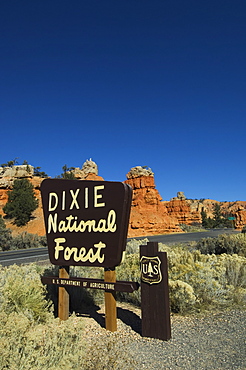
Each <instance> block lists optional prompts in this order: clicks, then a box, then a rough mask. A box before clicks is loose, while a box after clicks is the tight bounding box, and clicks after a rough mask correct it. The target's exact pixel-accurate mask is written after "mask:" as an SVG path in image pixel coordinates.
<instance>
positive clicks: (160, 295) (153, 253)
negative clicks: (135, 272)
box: [140, 242, 171, 340]
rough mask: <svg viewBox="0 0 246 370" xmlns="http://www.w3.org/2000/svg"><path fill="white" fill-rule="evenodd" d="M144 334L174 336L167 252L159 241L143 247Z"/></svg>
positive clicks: (142, 296) (141, 253)
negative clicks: (171, 320) (159, 248)
mask: <svg viewBox="0 0 246 370" xmlns="http://www.w3.org/2000/svg"><path fill="white" fill-rule="evenodd" d="M140 258H141V259H140V267H141V309H142V336H143V337H150V338H156V339H161V340H168V339H170V338H171V323H170V308H169V290H168V265H167V253H166V252H158V243H157V242H148V243H147V245H141V246H140Z"/></svg>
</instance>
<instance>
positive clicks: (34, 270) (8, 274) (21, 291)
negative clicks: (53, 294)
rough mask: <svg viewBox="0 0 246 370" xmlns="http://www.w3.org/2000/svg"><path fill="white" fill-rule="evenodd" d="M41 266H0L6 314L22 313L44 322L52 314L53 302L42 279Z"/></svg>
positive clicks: (1, 302) (0, 305) (0, 290)
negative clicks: (48, 299) (49, 299)
mask: <svg viewBox="0 0 246 370" xmlns="http://www.w3.org/2000/svg"><path fill="white" fill-rule="evenodd" d="M40 272H41V270H40V268H39V267H38V266H36V265H35V264H31V265H25V266H17V265H12V266H10V267H2V266H0V308H1V311H4V312H5V313H6V314H8V315H9V314H11V313H12V312H16V313H22V314H24V315H26V316H27V317H28V318H31V319H33V320H35V321H39V322H44V321H45V320H46V319H47V317H48V316H49V315H50V311H51V304H50V303H49V302H47V300H46V299H45V298H46V294H47V291H46V289H45V287H44V285H43V284H42V283H41V280H40Z"/></svg>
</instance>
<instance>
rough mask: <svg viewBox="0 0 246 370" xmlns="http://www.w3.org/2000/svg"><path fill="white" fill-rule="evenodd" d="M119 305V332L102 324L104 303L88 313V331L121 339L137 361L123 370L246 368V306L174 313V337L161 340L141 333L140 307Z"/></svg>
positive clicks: (125, 348) (127, 351)
mask: <svg viewBox="0 0 246 370" xmlns="http://www.w3.org/2000/svg"><path fill="white" fill-rule="evenodd" d="M117 307H118V308H117V309H118V312H117V317H118V319H117V332H115V333H110V332H108V331H106V330H105V329H104V328H103V326H104V324H103V322H104V308H103V307H101V309H100V310H98V311H96V310H94V311H93V312H91V313H89V314H87V315H86V316H85V317H86V320H87V321H86V326H87V330H86V332H87V333H88V332H90V333H91V334H92V335H99V334H100V335H105V334H106V335H112V336H116V339H117V343H120V342H121V339H122V342H123V343H124V351H125V352H126V353H127V355H128V356H129V357H130V356H132V357H133V359H134V361H135V363H136V364H135V365H134V366H133V365H131V366H130V367H129V365H126V366H127V367H122V368H121V369H122V370H124V369H126V370H128V369H131V370H135V369H148V370H152V369H153V370H155V369H183V368H186V369H187V370H188V369H196V370H203V369H216V370H220V369H230V370H232V369H233V370H234V369H244V370H245V369H246V330H245V329H246V311H245V310H232V311H224V312H216V313H206V314H197V315H190V316H180V315H172V316H171V330H172V338H171V339H170V340H169V341H161V340H159V339H153V338H143V337H142V336H141V319H140V316H141V310H140V309H139V308H136V307H133V306H131V305H128V304H121V303H119V304H118V303H117ZM82 316H84V315H83V314H82ZM93 333H94V334H93ZM125 339H127V341H126V340H125Z"/></svg>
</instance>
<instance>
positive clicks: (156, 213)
mask: <svg viewBox="0 0 246 370" xmlns="http://www.w3.org/2000/svg"><path fill="white" fill-rule="evenodd" d="M72 172H73V174H74V176H75V177H76V178H77V179H81V180H100V181H103V178H102V177H101V176H99V175H98V168H97V165H96V163H95V162H93V161H91V160H87V161H86V162H85V163H84V164H83V166H82V167H81V168H75V169H73V170H72ZM18 178H28V179H29V180H30V181H31V183H32V184H33V186H34V189H35V195H36V197H37V198H38V200H39V207H38V208H37V209H36V210H35V212H34V213H33V219H32V220H31V221H30V222H29V223H28V224H27V225H26V226H24V227H17V226H15V225H13V223H12V221H11V220H7V219H6V223H7V227H9V228H11V229H12V231H13V234H17V233H21V232H23V231H27V232H29V233H34V234H38V235H44V234H45V228H44V222H43V211H42V206H41V195H40V184H41V182H42V181H43V178H41V177H38V176H34V168H33V167H32V166H30V165H22V166H12V167H0V214H1V215H3V216H4V212H3V207H4V205H5V204H6V202H7V200H8V191H11V189H12V186H13V182H14V180H15V179H18ZM126 178H127V179H126V180H125V183H127V184H129V185H131V187H132V188H133V199H132V208H131V216H130V224H129V232H128V236H129V237H135V236H144V235H151V234H153V235H154V234H162V233H172V232H182V230H181V229H180V227H179V224H187V225H191V224H193V223H196V224H198V223H201V211H202V210H204V211H206V213H207V216H208V217H212V212H213V206H214V204H215V203H219V204H220V205H221V209H222V211H224V212H225V213H226V214H230V215H233V216H234V217H235V227H236V228H237V229H241V228H242V227H243V226H244V225H245V224H246V201H237V202H218V201H216V200H211V199H200V200H197V199H186V197H185V195H184V193H182V192H178V193H177V197H174V198H172V199H171V200H170V201H163V200H162V197H161V195H160V194H159V192H158V190H157V189H156V186H155V181H154V173H153V172H152V170H151V169H148V168H144V167H141V166H136V167H133V168H132V169H131V170H130V171H129V172H128V173H127V175H126Z"/></svg>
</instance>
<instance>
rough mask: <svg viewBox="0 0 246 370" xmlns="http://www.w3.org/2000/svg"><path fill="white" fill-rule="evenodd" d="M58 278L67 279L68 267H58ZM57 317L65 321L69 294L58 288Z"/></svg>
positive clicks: (62, 288)
mask: <svg viewBox="0 0 246 370" xmlns="http://www.w3.org/2000/svg"><path fill="white" fill-rule="evenodd" d="M59 278H60V279H62V278H63V279H69V266H66V267H64V266H60V267H59ZM58 317H59V319H60V320H67V319H68V317H69V293H68V292H67V290H66V288H65V287H59V288H58Z"/></svg>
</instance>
